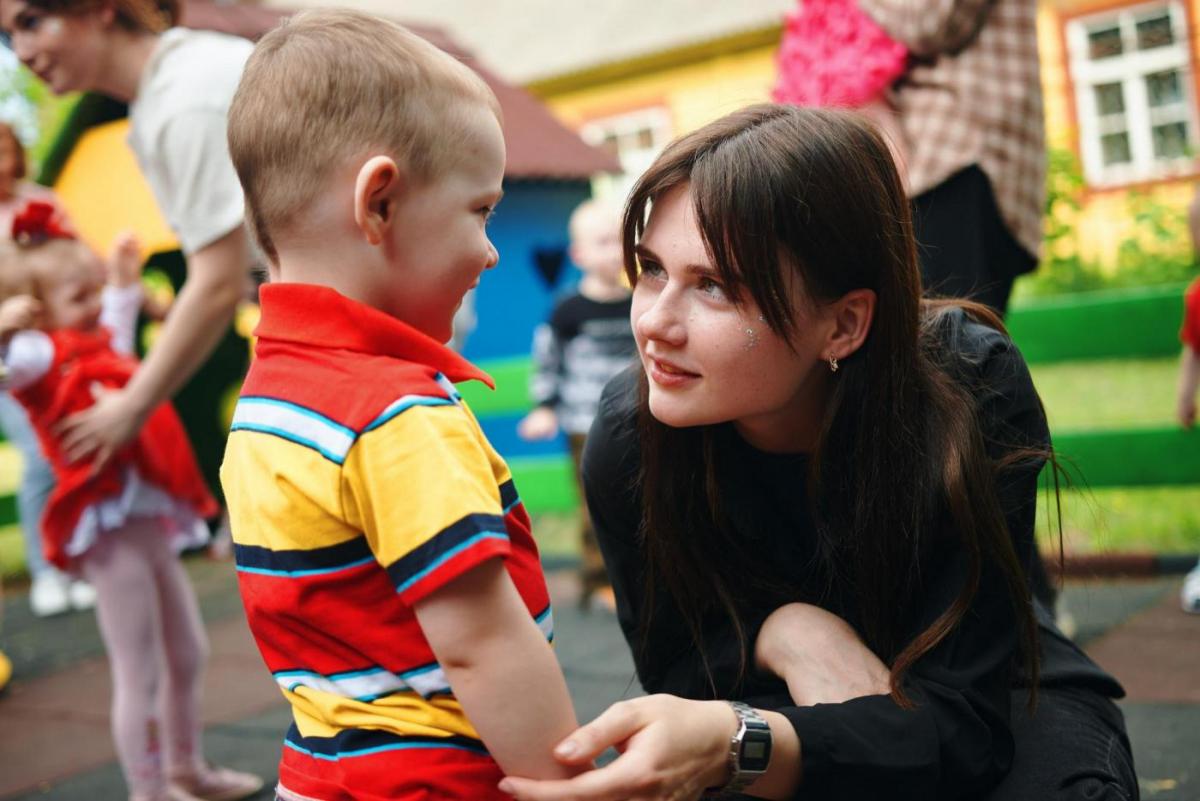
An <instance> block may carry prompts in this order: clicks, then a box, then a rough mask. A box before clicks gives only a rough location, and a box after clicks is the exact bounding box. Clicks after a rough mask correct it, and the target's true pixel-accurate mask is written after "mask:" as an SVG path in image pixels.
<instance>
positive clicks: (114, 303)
mask: <svg viewBox="0 0 1200 801" xmlns="http://www.w3.org/2000/svg"><path fill="white" fill-rule="evenodd" d="M141 308H142V285H141V284H140V283H136V284H130V285H129V286H123V287H116V286H111V285H109V286H106V287H104V292H103V293H102V294H101V295H100V324H101V325H103V326H104V327H105V328H107V329H108V330H109V331H110V332H111V333H112V347H113V350H115V351H116V352H117V353H125V354H132V353H133V338H134V334H135V330H136V328H137V316H138V312H139V311H141Z"/></svg>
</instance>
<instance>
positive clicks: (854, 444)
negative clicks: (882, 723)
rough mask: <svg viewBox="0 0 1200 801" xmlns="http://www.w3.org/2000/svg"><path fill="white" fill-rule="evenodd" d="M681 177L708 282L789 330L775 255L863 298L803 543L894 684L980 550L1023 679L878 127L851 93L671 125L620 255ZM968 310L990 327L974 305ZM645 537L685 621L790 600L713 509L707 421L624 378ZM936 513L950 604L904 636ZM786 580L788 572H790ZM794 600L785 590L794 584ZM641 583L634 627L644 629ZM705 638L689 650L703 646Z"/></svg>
mask: <svg viewBox="0 0 1200 801" xmlns="http://www.w3.org/2000/svg"><path fill="white" fill-rule="evenodd" d="M684 184H688V185H689V186H690V191H691V198H692V203H693V205H694V209H695V214H696V220H697V224H698V226H699V228H700V231H701V235H702V236H703V237H704V240H705V244H706V246H707V248H708V250H709V253H710V257H711V258H712V260H713V264H714V267H715V268H716V270H717V271H718V272H719V273H720V276H721V279H722V281H723V283H724V284H725V285H726V286H728V287H731V288H733V289H735V290H738V291H740V292H741V293H742V294H743V295H744V296H748V297H749V298H751V299H752V300H753V302H754V304H755V305H757V306H758V308H759V310H761V313H762V315H763V318H764V319H765V320H766V322H767V323H768V324H769V325H770V327H771V328H772V330H773V331H775V332H776V333H777V334H779V335H780V336H782V337H784V338H789V339H790V338H791V337H792V336H793V335H794V334H795V326H796V311H797V310H796V309H793V308H792V304H791V303H790V301H789V300H788V298H789V297H790V295H789V292H788V290H787V278H786V271H788V270H795V272H796V274H797V275H798V276H799V278H800V282H801V285H802V287H803V289H804V291H805V294H806V295H807V299H808V301H810V302H812V303H815V304H820V303H822V302H829V301H832V300H836V299H837V298H840V297H842V296H843V295H844V294H845V293H847V292H849V291H851V290H855V289H862V288H866V289H870V290H873V291H874V292H875V294H876V297H877V303H876V307H875V314H874V321H873V323H872V326H871V330H870V333H869V334H868V336H867V338H866V340H865V341H864V343H863V345H862V347H861V348H859V350H858V351H857V352H856V353H854V354H853V355H851V356H850V357H848V358H846V359H844V360H843V361H842V364H841V369H840V371H839V372H838V373H837V375H836V378H835V379H834V380H833V381H831V387H832V388H831V391H830V396H829V402H828V404H827V407H826V410H825V415H824V420H823V421H821V425H820V434H819V438H818V442H817V444H816V447H815V450H814V452H813V453H812V454H811V459H810V462H809V481H808V491H809V493H810V506H811V509H812V513H813V518H814V521H815V525H816V532H817V537H818V545H817V548H818V558H819V561H820V563H821V565H820V566H821V568H822V572H823V575H824V576H825V579H826V581H827V583H828V585H829V587H828V588H827V589H832V588H833V587H834V586H836V587H837V588H838V593H839V595H840V596H841V597H844V598H847V599H851V600H852V602H853V603H854V604H855V606H856V608H851V609H850V610H848V612H849V618H850V622H851V623H852V624H853V625H855V627H856V628H857V629H858V631H859V633H860V635H861V636H862V637H863V639H864V641H865V642H866V644H867V645H868V646H869V647H870V648H871V649H872V650H873V651H874V652H875V653H876V654H878V655H879V656H880V658H881V659H883V660H884V661H885V662H886V663H887V664H888V665H889V666H890V669H891V688H892V695H893V698H895V699H896V700H897V702H899V703H901V704H908V703H909V701H908V699H907V697H906V695H905V693H904V691H903V689H902V686H901V682H902V679H903V677H904V675H905V673H906V671H907V670H908V669H909V668H910V667H911V666H912V665H913V663H915V662H916V661H917V660H919V659H920V658H921V657H922V656H923V655H924V654H926V653H928V652H929V651H930V650H931V649H933V648H934V647H936V646H937V644H938V643H940V642H941V641H942V640H943V639H944V638H945V637H946V636H947V635H948V634H949V633H950V632H951V631H952V630H953V629H954V628H955V627H956V626H957V625H958V623H959V621H961V620H962V618H963V616H964V614H965V613H966V611H967V609H968V607H969V605H970V603H971V601H972V599H973V597H974V595H975V593H976V590H977V588H978V586H979V584H980V579H981V575H982V571H983V569H984V566H985V565H989V566H990V565H995V566H996V567H997V568H998V569H999V571H1000V572H1001V573H1002V575H1003V577H1004V581H1005V583H1006V584H1007V586H1008V588H1009V590H1010V593H1011V597H1012V601H1013V605H1014V609H1015V611H1016V617H1017V620H1018V621H1019V625H1020V643H1021V652H1022V654H1023V656H1024V658H1025V661H1026V670H1027V672H1028V674H1029V676H1030V678H1031V679H1033V680H1034V681H1033V682H1032V683H1034V684H1035V683H1036V672H1037V659H1036V654H1037V649H1036V636H1037V634H1036V626H1035V624H1034V619H1033V610H1032V605H1031V601H1030V595H1029V590H1028V585H1027V583H1026V580H1025V576H1024V573H1023V570H1022V567H1021V565H1020V562H1019V560H1018V558H1017V555H1016V551H1015V548H1014V546H1013V542H1012V540H1011V538H1010V536H1009V532H1008V527H1007V524H1006V521H1005V517H1004V513H1003V510H1002V509H1001V506H1000V502H999V500H998V498H997V492H996V473H997V470H998V469H1000V466H999V465H997V464H995V463H993V461H992V460H991V459H990V458H989V456H988V454H987V452H986V450H985V445H984V439H983V435H982V433H981V430H980V426H979V423H978V421H977V419H976V410H975V405H974V401H973V400H972V398H971V396H970V394H969V393H968V392H967V390H966V389H965V388H963V387H962V386H961V384H960V382H959V381H958V380H956V379H955V377H954V375H953V374H952V365H951V364H950V360H951V356H950V355H948V354H946V353H944V352H943V351H944V347H943V339H942V337H940V336H939V335H938V332H937V329H938V328H939V323H940V322H941V321H942V320H943V318H944V315H945V312H946V310H947V308H948V307H949V306H948V304H947V303H945V302H941V303H930V302H927V301H925V302H923V301H922V300H921V282H920V277H919V272H918V268H917V257H916V250H915V244H914V240H913V232H912V224H911V219H910V214H909V206H908V201H907V199H906V197H905V193H904V190H903V187H902V185H901V182H900V178H899V176H898V175H897V172H896V169H895V167H894V165H893V163H892V158H891V155H890V154H889V152H888V148H887V146H886V145H885V144H884V142H883V140H882V139H881V137H880V136H879V134H878V133H877V132H876V131H875V129H874V128H873V127H871V126H870V125H869V124H868V123H866V122H865V121H863V120H862V119H861V118H860V117H858V116H857V115H855V114H853V113H851V112H840V111H828V110H816V109H800V108H794V107H789V106H780V105H758V106H751V107H749V108H745V109H742V110H741V111H738V112H735V113H733V114H730V115H728V116H726V117H724V118H722V119H720V120H717V121H716V122H713V123H711V124H709V125H707V126H705V127H703V128H701V129H700V130H698V131H695V132H693V133H691V134H688V135H686V136H684V137H682V138H680V139H678V140H676V141H675V142H674V143H672V144H671V145H670V146H668V148H667V149H666V151H665V152H663V154H662V155H661V156H660V157H659V158H658V159H657V160H656V161H655V163H654V165H653V166H651V167H650V169H649V170H648V171H647V172H646V173H645V174H644V175H643V176H642V177H641V179H640V180H639V181H638V183H637V184H636V186H635V187H634V189H633V191H632V193H631V195H630V198H629V201H628V205H627V208H626V213H625V220H624V231H623V239H624V249H625V262H626V269H627V271H628V273H629V278H630V280H631V281H636V280H637V265H636V257H635V254H634V247H635V245H636V244H637V242H638V240H639V239H640V237H641V235H642V232H643V230H644V228H645V224H646V219H647V212H648V209H649V207H650V206H651V205H652V204H653V202H654V201H655V199H656V198H659V197H662V196H663V195H664V193H666V192H668V191H669V190H671V189H673V188H675V187H679V186H682V185H684ZM956 305H967V306H968V307H969V312H970V313H971V314H973V315H975V316H976V317H980V318H983V320H984V321H985V322H987V323H989V324H992V325H994V326H997V327H999V326H1000V323H999V320H998V319H996V318H995V316H994V315H992V314H991V313H990V312H988V311H987V310H986V309H984V308H983V307H980V306H975V305H974V304H956ZM641 391H642V399H641V403H640V408H639V434H640V441H641V451H642V473H641V476H640V480H641V482H642V483H641V493H642V498H643V519H642V526H643V530H642V541H643V548H644V553H645V557H646V560H647V565H646V568H647V569H646V577H647V579H646V584H647V592H648V593H649V594H650V597H651V598H653V593H654V592H655V589H656V585H657V587H658V588H659V591H661V590H662V589H665V590H666V591H667V592H668V593H670V595H671V596H673V597H674V600H675V603H676V604H677V605H678V606H679V608H680V610H681V612H682V613H683V615H684V618H685V620H686V621H687V623H688V625H689V627H690V628H691V634H692V636H693V638H694V639H695V640H696V641H697V642H702V640H703V632H702V626H701V619H702V618H703V616H704V615H705V614H706V613H708V612H709V611H712V610H714V609H717V610H724V612H725V614H726V615H727V616H728V618H729V619H730V621H731V622H732V624H733V626H734V628H735V630H737V633H738V636H739V638H740V639H741V640H742V651H743V660H742V661H743V669H744V668H745V665H746V657H745V653H746V647H745V645H746V643H745V635H744V632H743V631H742V626H741V622H740V617H739V606H738V604H739V601H738V597H737V596H738V593H737V592H736V589H735V588H737V587H739V586H745V585H746V583H747V582H748V581H751V582H755V583H757V585H758V587H759V588H766V589H768V590H777V596H778V597H780V598H781V599H784V600H786V599H787V593H788V591H789V590H788V587H787V586H786V580H785V577H776V576H772V575H771V566H769V565H763V564H762V559H761V557H760V555H759V554H757V553H755V552H754V551H753V550H752V548H751V547H749V546H745V545H743V544H742V543H739V542H738V538H737V537H736V536H733V535H732V533H731V529H730V525H729V522H728V519H727V518H726V516H725V514H724V512H723V509H722V497H721V487H720V486H719V482H718V471H717V450H716V447H715V437H716V436H717V429H716V427H713V426H700V427H693V428H671V427H669V426H667V425H664V424H663V423H660V422H659V421H657V420H656V419H655V418H654V417H653V415H652V414H651V413H650V411H649V407H648V403H647V401H646V398H647V395H646V392H647V386H646V378H645V376H644V375H643V376H642V378H641ZM947 530H949V531H953V532H956V533H957V536H958V537H960V538H961V542H962V544H963V545H964V546H965V548H966V552H967V553H968V555H969V567H968V571H967V575H965V576H964V577H963V584H962V588H961V591H960V592H959V594H958V597H957V598H956V600H955V601H954V603H953V604H952V605H951V606H950V607H949V608H948V609H946V610H945V611H944V612H943V613H942V614H941V615H940V616H939V617H938V618H937V619H936V620H935V621H934V622H933V623H932V624H930V625H928V626H927V627H926V628H925V629H924V630H923V631H921V632H919V633H918V634H917V635H916V636H915V637H913V636H912V632H911V631H909V632H906V631H905V630H904V626H905V623H906V622H908V623H909V624H911V621H910V620H906V618H905V615H906V614H908V613H910V612H911V602H912V601H914V600H915V598H916V594H917V592H918V591H919V589H920V583H921V577H922V571H921V567H922V565H923V564H925V563H926V558H927V557H928V556H929V555H930V553H931V552H932V549H933V548H934V547H935V546H936V545H937V542H936V540H935V538H937V537H942V536H945V532H946V531H947ZM792 592H794V588H793V590H792ZM793 599H795V598H794V595H793ZM653 607H654V603H653V602H649V603H647V604H646V605H645V607H644V616H643V624H645V625H643V631H648V630H649V626H648V623H649V615H650V614H651V612H650V610H651V609H652V608H653ZM701 650H702V651H703V649H701Z"/></svg>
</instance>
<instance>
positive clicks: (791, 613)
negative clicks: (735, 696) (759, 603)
mask: <svg viewBox="0 0 1200 801" xmlns="http://www.w3.org/2000/svg"><path fill="white" fill-rule="evenodd" d="M754 660H755V663H756V664H757V665H758V667H759V669H761V670H765V671H768V672H770V673H774V674H775V675H776V676H779V677H780V678H781V679H783V680H784V681H785V682H787V686H788V692H789V694H790V695H791V696H792V700H793V701H795V702H796V704H797V706H812V705H814V704H836V703H841V702H842V701H849V700H850V699H851V698H861V697H862V696H864V695H886V694H887V693H888V692H889V691H890V684H889V678H888V677H889V671H888V669H887V666H886V665H884V664H883V662H882V661H880V659H879V657H877V656H876V655H875V654H874V653H872V652H871V650H870V649H869V648H867V646H866V645H864V644H863V641H862V640H861V639H859V636H858V633H857V632H855V631H854V629H852V628H851V627H850V625H849V624H848V623H847V622H846V621H844V620H842V619H841V618H840V617H838V616H837V615H835V614H833V613H832V612H827V611H825V610H824V609H821V608H820V607H818V606H813V605H812V604H801V603H793V604H787V605H786V606H781V607H779V608H778V609H776V610H775V611H774V612H772V613H771V614H770V616H769V617H767V619H766V621H765V622H764V623H763V626H762V629H761V630H760V631H759V634H758V640H757V641H756V642H755V646H754Z"/></svg>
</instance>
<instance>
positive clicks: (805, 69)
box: [771, 0, 908, 108]
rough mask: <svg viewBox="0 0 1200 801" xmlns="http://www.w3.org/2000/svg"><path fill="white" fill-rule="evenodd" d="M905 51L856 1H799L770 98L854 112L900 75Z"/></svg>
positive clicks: (781, 48)
mask: <svg viewBox="0 0 1200 801" xmlns="http://www.w3.org/2000/svg"><path fill="white" fill-rule="evenodd" d="M907 62H908V48H906V47H905V46H904V45H902V44H900V43H899V42H897V41H896V40H894V39H892V38H891V37H890V36H888V35H887V33H885V32H884V30H883V29H882V28H880V27H879V25H877V24H876V23H875V21H874V20H873V19H871V18H870V17H869V16H867V14H866V13H865V12H864V11H862V9H860V8H859V7H858V4H857V3H855V2H854V0H802V2H801V5H800V6H799V7H798V8H796V9H795V10H794V11H792V12H791V13H789V14H788V15H787V24H786V25H785V27H784V31H783V41H782V42H781V43H780V46H779V56H778V64H779V79H778V81H777V82H776V84H775V89H774V90H773V91H772V93H771V94H772V97H773V98H774V99H775V100H776V101H777V102H779V103H791V104H793V105H798V106H844V107H851V108H857V107H858V106H862V105H865V104H866V103H868V102H870V101H872V100H876V99H878V98H879V96H880V95H881V94H883V92H884V91H885V90H886V89H887V88H888V86H890V85H891V84H892V83H893V82H894V81H895V80H896V79H897V78H899V77H900V76H901V75H903V74H904V69H905V66H906V64H907Z"/></svg>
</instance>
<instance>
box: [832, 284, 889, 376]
mask: <svg viewBox="0 0 1200 801" xmlns="http://www.w3.org/2000/svg"><path fill="white" fill-rule="evenodd" d="M875 301H876V296H875V291H874V290H872V289H854V290H851V291H849V292H847V293H846V294H845V295H842V296H841V297H840V298H838V299H837V300H835V301H834V302H833V305H832V307H831V309H830V311H831V312H832V314H833V332H832V333H831V335H830V337H829V343H828V349H829V351H828V353H826V354H825V358H828V357H829V356H835V357H837V358H838V359H845V358H847V357H849V356H850V355H851V354H853V353H854V352H855V351H857V350H858V349H859V348H860V347H862V343H863V342H864V341H865V340H866V338H867V334H869V333H871V322H872V321H873V320H874V319H875Z"/></svg>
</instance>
